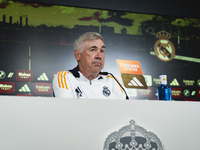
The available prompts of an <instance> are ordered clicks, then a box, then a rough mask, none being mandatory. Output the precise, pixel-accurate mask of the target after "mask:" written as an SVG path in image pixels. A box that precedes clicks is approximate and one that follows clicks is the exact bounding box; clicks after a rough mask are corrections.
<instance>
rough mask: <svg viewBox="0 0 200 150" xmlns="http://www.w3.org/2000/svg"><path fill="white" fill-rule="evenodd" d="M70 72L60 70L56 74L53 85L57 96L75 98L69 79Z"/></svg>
mask: <svg viewBox="0 0 200 150" xmlns="http://www.w3.org/2000/svg"><path fill="white" fill-rule="evenodd" d="M68 74H69V72H68V71H60V72H58V73H57V74H56V75H55V76H54V79H53V83H52V85H53V92H54V95H55V97H62V98H74V95H73V92H72V88H71V86H70V82H69V79H68V78H67V75H68Z"/></svg>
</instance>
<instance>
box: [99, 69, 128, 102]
mask: <svg viewBox="0 0 200 150" xmlns="http://www.w3.org/2000/svg"><path fill="white" fill-rule="evenodd" d="M99 74H101V75H108V74H110V75H111V76H112V77H113V78H114V79H115V81H116V82H117V83H118V84H119V86H120V87H121V88H122V90H123V91H124V93H125V94H126V99H127V100H129V97H128V95H127V93H126V91H125V89H124V88H123V87H122V85H121V84H120V83H119V81H117V79H116V78H115V77H114V76H113V74H112V73H109V72H99Z"/></svg>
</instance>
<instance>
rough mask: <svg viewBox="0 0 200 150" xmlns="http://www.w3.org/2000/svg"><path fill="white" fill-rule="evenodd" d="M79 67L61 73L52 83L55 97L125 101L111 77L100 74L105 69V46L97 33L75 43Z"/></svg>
mask: <svg viewBox="0 0 200 150" xmlns="http://www.w3.org/2000/svg"><path fill="white" fill-rule="evenodd" d="M74 50H75V51H74V56H75V58H76V60H77V62H78V66H77V67H75V68H74V69H72V70H69V71H60V72H58V73H57V75H56V76H55V77H54V79H53V91H54V95H55V97H65V98H93V99H125V98H126V95H125V93H124V91H123V90H122V89H121V87H120V86H119V84H118V83H117V82H116V81H115V80H114V79H113V77H112V76H110V75H102V74H100V72H101V70H102V69H103V67H104V59H105V45H104V40H103V37H102V36H101V35H100V34H99V33H96V32H86V33H84V34H82V35H81V36H79V37H78V38H77V39H76V40H75V42H74Z"/></svg>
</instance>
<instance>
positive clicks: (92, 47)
mask: <svg viewBox="0 0 200 150" xmlns="http://www.w3.org/2000/svg"><path fill="white" fill-rule="evenodd" d="M90 48H97V46H92V47H90ZM101 48H104V49H105V48H106V46H105V45H104V46H102V47H101Z"/></svg>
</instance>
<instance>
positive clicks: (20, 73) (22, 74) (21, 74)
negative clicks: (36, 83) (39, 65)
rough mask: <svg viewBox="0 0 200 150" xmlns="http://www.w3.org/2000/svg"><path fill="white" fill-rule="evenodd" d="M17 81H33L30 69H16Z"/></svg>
mask: <svg viewBox="0 0 200 150" xmlns="http://www.w3.org/2000/svg"><path fill="white" fill-rule="evenodd" d="M16 80H17V81H33V71H32V70H16Z"/></svg>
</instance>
